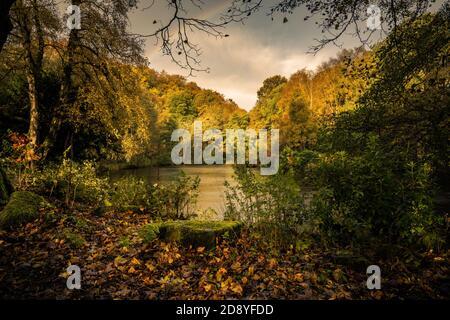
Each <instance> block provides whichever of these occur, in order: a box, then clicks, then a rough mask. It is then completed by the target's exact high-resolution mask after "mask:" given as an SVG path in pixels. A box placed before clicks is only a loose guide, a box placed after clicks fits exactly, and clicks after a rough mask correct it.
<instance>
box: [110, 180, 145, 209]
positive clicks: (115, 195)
mask: <svg viewBox="0 0 450 320" xmlns="http://www.w3.org/2000/svg"><path fill="white" fill-rule="evenodd" d="M149 193H150V190H149V186H148V185H147V184H146V183H145V182H144V181H143V180H142V179H138V178H136V177H124V178H121V179H119V180H117V181H115V182H114V183H112V190H111V191H110V196H111V204H112V206H113V207H114V208H116V209H119V210H127V209H129V208H131V207H147V206H148V201H149Z"/></svg>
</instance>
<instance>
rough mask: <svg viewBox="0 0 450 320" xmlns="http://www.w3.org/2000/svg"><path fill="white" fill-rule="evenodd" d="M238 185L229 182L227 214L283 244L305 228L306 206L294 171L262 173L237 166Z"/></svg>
mask: <svg viewBox="0 0 450 320" xmlns="http://www.w3.org/2000/svg"><path fill="white" fill-rule="evenodd" d="M235 180H236V181H237V185H232V184H230V183H228V182H227V183H226V187H227V190H226V193H225V197H226V211H225V217H226V218H227V219H230V220H238V221H242V222H244V223H245V224H246V225H248V226H250V225H251V226H253V227H255V228H256V230H258V231H259V232H260V233H261V234H262V235H264V236H265V237H266V239H267V240H269V241H272V242H276V243H278V244H281V245H287V244H291V243H293V242H295V241H296V240H297V239H298V236H299V235H300V234H301V233H303V232H304V231H305V227H306V219H307V216H306V210H305V206H304V203H303V196H302V194H301V192H300V187H299V185H298V184H297V183H296V181H295V180H294V178H293V176H292V172H289V171H288V172H285V173H278V174H277V175H274V176H260V175H258V174H257V173H255V171H254V170H252V169H250V168H248V167H245V166H236V168H235Z"/></svg>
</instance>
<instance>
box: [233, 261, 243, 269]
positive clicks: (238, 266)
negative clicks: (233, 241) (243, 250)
mask: <svg viewBox="0 0 450 320" xmlns="http://www.w3.org/2000/svg"><path fill="white" fill-rule="evenodd" d="M231 269H233V270H235V271H238V270H240V269H241V263H240V262H239V261H236V262H235V263H233V265H232V266H231Z"/></svg>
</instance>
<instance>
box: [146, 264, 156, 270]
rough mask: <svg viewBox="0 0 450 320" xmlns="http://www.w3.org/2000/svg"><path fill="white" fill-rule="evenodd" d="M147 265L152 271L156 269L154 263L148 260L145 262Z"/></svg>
mask: <svg viewBox="0 0 450 320" xmlns="http://www.w3.org/2000/svg"><path fill="white" fill-rule="evenodd" d="M145 266H146V267H147V269H148V271H150V272H152V271H153V270H155V266H154V265H153V264H151V263H150V262H147V263H146V264H145Z"/></svg>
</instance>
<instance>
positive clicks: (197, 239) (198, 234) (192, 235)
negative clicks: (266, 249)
mask: <svg viewBox="0 0 450 320" xmlns="http://www.w3.org/2000/svg"><path fill="white" fill-rule="evenodd" d="M149 226H152V224H149V225H147V226H146V228H148V229H149V230H151V228H153V227H149ZM157 226H158V234H159V238H160V239H161V240H164V241H167V242H171V241H176V242H180V243H182V244H184V245H192V246H194V247H200V246H201V247H206V248H213V247H214V246H215V244H216V238H218V237H230V236H234V235H236V234H238V233H239V231H240V228H241V223H239V222H237V221H195V220H189V221H169V222H163V223H160V224H158V225H157Z"/></svg>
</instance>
